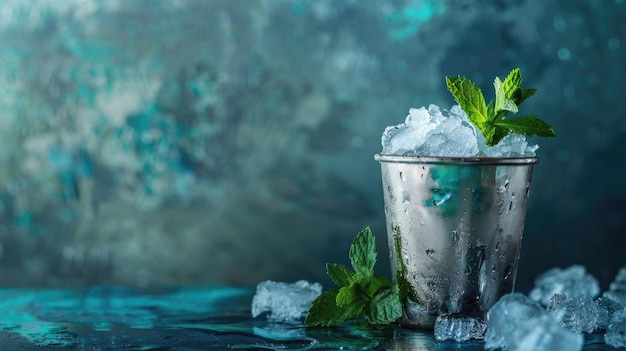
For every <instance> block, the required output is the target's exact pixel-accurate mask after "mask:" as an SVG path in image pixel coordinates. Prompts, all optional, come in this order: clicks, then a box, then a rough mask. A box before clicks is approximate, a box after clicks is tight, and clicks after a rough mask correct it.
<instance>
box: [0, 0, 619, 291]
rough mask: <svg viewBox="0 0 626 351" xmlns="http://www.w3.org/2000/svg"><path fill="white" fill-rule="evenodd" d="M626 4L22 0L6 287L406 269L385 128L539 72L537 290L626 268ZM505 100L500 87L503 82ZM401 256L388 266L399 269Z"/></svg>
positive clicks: (528, 257)
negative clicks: (354, 251)
mask: <svg viewBox="0 0 626 351" xmlns="http://www.w3.org/2000/svg"><path fill="white" fill-rule="evenodd" d="M623 18H626V2H625V1H623V0H615V1H609V0H606V1H597V0H596V1H592V0H541V1H538V0H536V1H532V0H526V1H523V0H498V1H486V0H442V1H436V0H388V1H383V0H371V1H356V0H341V1H337V0H316V1H302V0H301V1H298V0H208V1H203V0H176V1H149V0H132V1H122V0H111V1H95V0H65V1H54V0H33V1H29V2H28V4H26V3H25V2H23V1H21V0H3V1H2V2H1V3H0V123H1V124H0V284H2V285H56V284H60V285H77V284H78V285H80V284H88V283H104V284H108V283H114V284H138V285H150V284H175V283H194V284H197V283H222V284H254V283H256V282H257V281H259V280H264V279H278V280H296V279H300V278H304V279H310V280H321V281H325V280H324V273H325V272H324V266H323V265H324V263H325V262H328V261H338V260H345V257H346V254H347V248H348V245H349V243H350V241H351V240H352V237H353V236H354V235H355V234H356V232H357V231H358V230H360V229H361V228H363V227H365V226H367V225H369V226H371V227H372V228H373V229H374V231H375V233H376V234H377V236H378V238H379V240H378V241H379V245H380V248H379V250H380V251H381V252H383V253H382V254H381V258H380V261H381V263H382V265H381V267H380V269H381V270H382V271H383V273H385V274H387V272H388V262H387V257H386V255H385V254H384V252H386V246H385V245H386V243H385V235H386V234H385V232H384V230H385V229H384V214H383V210H382V190H381V186H380V170H379V165H378V164H377V163H376V162H375V161H374V160H373V154H374V153H376V152H378V151H379V150H380V134H381V133H382V130H383V129H384V127H385V126H387V125H391V124H397V123H400V122H401V121H402V120H403V119H404V117H405V115H406V113H407V111H408V109H409V108H410V107H420V106H422V105H428V104H429V103H436V104H439V105H441V106H443V107H450V106H451V105H452V104H453V100H452V97H451V96H450V95H449V93H448V92H447V90H446V88H445V84H444V79H443V77H444V76H445V75H459V74H461V75H466V76H468V77H470V78H471V79H472V80H474V81H476V82H477V83H479V84H480V85H481V86H482V87H483V89H484V90H486V91H491V80H492V79H493V77H494V76H495V75H499V76H501V77H502V76H504V75H506V74H507V73H508V72H509V70H510V69H511V68H513V67H517V66H519V67H521V69H522V72H523V74H524V77H525V82H526V84H525V85H526V86H529V87H536V88H538V89H539V93H538V94H537V96H536V97H533V98H532V99H531V100H529V101H528V102H527V103H525V106H523V109H524V111H532V112H536V113H537V114H538V115H539V116H540V117H541V118H543V119H545V120H547V121H549V122H550V123H551V124H553V125H554V126H555V128H556V130H557V132H558V134H559V137H558V138H556V139H550V140H535V141H536V142H538V143H539V144H540V145H541V148H540V149H539V151H538V156H539V157H540V159H541V162H540V164H539V165H538V166H537V167H536V170H535V175H534V179H533V181H534V183H533V189H532V195H531V204H530V209H529V212H528V223H527V230H526V237H525V242H524V251H523V253H522V261H521V266H520V273H519V284H520V287H526V286H528V285H529V284H530V283H531V282H532V279H533V277H534V276H536V275H537V274H538V273H540V272H541V271H543V270H545V269H547V268H549V267H551V266H555V265H558V266H567V265H570V264H573V263H582V264H585V265H587V266H588V268H589V269H590V271H591V272H592V273H593V274H595V275H596V276H598V277H599V278H600V279H601V281H602V282H603V284H606V283H607V282H608V281H609V280H611V279H612V277H613V276H614V274H615V273H616V272H617V268H618V267H620V266H622V265H624V264H626V256H624V252H625V251H624V250H625V247H626V239H625V238H626V236H625V234H626V233H625V231H624V227H625V224H626V218H625V214H626V187H625V186H624V184H623V180H624V179H625V178H626V166H625V165H626V150H625V149H624V146H623V145H621V141H622V140H624V139H625V138H626V118H624V117H625V116H626V107H625V106H626V105H625V104H624V103H623V98H624V96H626V85H624V84H623V81H624V79H625V78H626V72H625V69H626V24H625V22H624V21H623ZM488 98H489V97H488ZM385 265H386V266H385Z"/></svg>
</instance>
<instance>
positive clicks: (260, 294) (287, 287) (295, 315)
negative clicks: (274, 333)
mask: <svg viewBox="0 0 626 351" xmlns="http://www.w3.org/2000/svg"><path fill="white" fill-rule="evenodd" d="M321 293H322V285H321V284H320V283H309V282H307V281H304V280H300V281H297V282H295V283H293V284H289V283H282V282H274V281H271V280H267V281H264V282H261V283H259V284H258V285H257V287H256V295H254V298H253V299H252V317H257V316H259V315H260V314H262V313H263V312H269V315H268V317H267V318H268V320H270V321H272V322H296V321H298V320H300V319H301V318H302V316H303V315H304V314H305V313H306V312H307V311H308V310H309V308H311V305H312V303H313V300H315V299H316V298H317V297H318V296H319V295H320V294H321Z"/></svg>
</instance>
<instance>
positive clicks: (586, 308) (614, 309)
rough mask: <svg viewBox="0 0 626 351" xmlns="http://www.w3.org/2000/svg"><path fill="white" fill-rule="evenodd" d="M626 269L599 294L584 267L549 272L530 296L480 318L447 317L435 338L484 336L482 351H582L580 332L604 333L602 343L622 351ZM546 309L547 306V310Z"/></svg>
mask: <svg viewBox="0 0 626 351" xmlns="http://www.w3.org/2000/svg"><path fill="white" fill-rule="evenodd" d="M625 292H626V267H624V268H622V269H621V270H620V271H619V273H618V274H617V276H616V278H615V281H614V282H613V283H611V285H610V288H609V290H608V291H606V292H604V294H603V295H602V296H601V297H599V298H598V296H599V295H600V287H599V285H598V281H597V280H596V278H595V277H593V276H592V275H591V274H589V273H588V272H587V271H586V270H585V268H584V267H583V266H579V265H574V266H571V267H568V268H565V269H560V268H552V269H550V270H548V271H546V272H545V273H543V274H541V275H540V276H539V277H537V279H536V280H535V288H534V289H533V290H532V292H531V294H530V296H526V295H524V294H521V293H513V294H508V295H505V296H503V297H502V298H501V299H500V300H499V301H498V302H497V303H496V304H495V305H494V306H493V307H492V308H491V309H490V310H489V311H488V313H487V318H486V333H485V330H484V329H481V328H482V326H481V324H480V322H481V320H480V319H474V318H470V317H464V316H462V315H459V314H445V315H442V316H440V317H439V318H437V321H436V323H435V339H437V340H440V341H441V340H450V339H452V340H456V341H466V340H470V339H480V338H481V337H482V333H485V334H484V340H485V349H486V350H496V349H502V350H508V351H515V350H534V351H542V350H546V351H548V350H573V351H576V350H581V349H582V345H583V334H582V333H593V332H605V336H604V337H605V342H606V343H607V344H608V345H611V346H613V347H626V305H624V297H626V294H625ZM545 306H547V307H545Z"/></svg>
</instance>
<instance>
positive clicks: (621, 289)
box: [603, 266, 626, 306]
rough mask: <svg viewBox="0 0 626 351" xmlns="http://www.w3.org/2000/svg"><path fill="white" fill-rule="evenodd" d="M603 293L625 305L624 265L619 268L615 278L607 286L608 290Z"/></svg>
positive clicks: (625, 271)
mask: <svg viewBox="0 0 626 351" xmlns="http://www.w3.org/2000/svg"><path fill="white" fill-rule="evenodd" d="M603 295H604V296H605V297H608V298H610V299H612V300H615V301H617V302H619V303H620V304H622V306H626V266H624V267H622V268H621V269H620V270H619V272H618V273H617V276H616V277H615V280H614V281H613V282H612V283H611V285H610V286H609V290H608V291H606V292H604V294H603Z"/></svg>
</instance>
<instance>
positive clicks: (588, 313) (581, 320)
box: [547, 294, 604, 333]
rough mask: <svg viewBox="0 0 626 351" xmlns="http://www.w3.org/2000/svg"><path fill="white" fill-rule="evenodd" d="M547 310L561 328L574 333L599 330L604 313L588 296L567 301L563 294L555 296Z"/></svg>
mask: <svg viewBox="0 0 626 351" xmlns="http://www.w3.org/2000/svg"><path fill="white" fill-rule="evenodd" d="M547 310H548V312H549V313H550V315H552V317H554V318H555V319H556V320H557V321H558V322H559V324H560V325H561V326H562V327H564V328H567V329H569V330H571V331H573V332H575V333H583V332H585V333H592V332H594V331H595V330H597V329H599V328H600V326H599V324H600V322H601V317H602V316H603V312H604V310H602V309H601V307H600V306H599V304H598V303H597V302H596V301H594V300H593V299H592V298H591V297H589V296H579V297H575V298H573V299H568V298H567V297H566V296H565V295H563V294H555V295H554V296H553V297H552V299H550V302H549V303H548V308H547Z"/></svg>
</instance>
